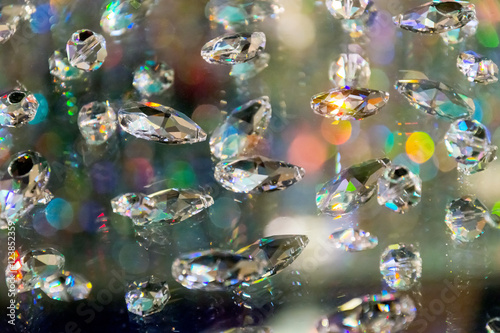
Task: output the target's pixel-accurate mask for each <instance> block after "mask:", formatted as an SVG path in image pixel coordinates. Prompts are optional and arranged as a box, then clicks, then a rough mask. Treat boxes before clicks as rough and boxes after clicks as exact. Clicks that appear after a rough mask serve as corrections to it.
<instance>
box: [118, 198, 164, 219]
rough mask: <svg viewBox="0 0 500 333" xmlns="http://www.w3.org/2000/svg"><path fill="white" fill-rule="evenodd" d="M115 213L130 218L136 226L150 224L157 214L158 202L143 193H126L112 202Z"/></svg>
mask: <svg viewBox="0 0 500 333" xmlns="http://www.w3.org/2000/svg"><path fill="white" fill-rule="evenodd" d="M111 208H112V209H113V212H114V213H117V214H120V215H122V216H126V217H130V218H131V219H132V221H134V223H135V224H136V225H143V224H148V223H149V222H150V217H151V216H155V215H156V214H157V208H156V200H154V199H151V198H150V197H148V196H146V195H145V194H142V193H126V194H123V195H120V196H117V197H115V198H113V199H112V200H111Z"/></svg>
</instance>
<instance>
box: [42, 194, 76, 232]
mask: <svg viewBox="0 0 500 333" xmlns="http://www.w3.org/2000/svg"><path fill="white" fill-rule="evenodd" d="M45 217H46V219H47V222H49V223H50V225H51V226H52V227H54V228H55V229H57V230H62V229H66V228H67V227H68V226H69V225H70V224H71V222H73V207H72V206H71V204H70V203H69V202H67V201H66V200H64V199H61V198H55V199H53V200H52V201H51V202H49V204H48V205H47V208H45Z"/></svg>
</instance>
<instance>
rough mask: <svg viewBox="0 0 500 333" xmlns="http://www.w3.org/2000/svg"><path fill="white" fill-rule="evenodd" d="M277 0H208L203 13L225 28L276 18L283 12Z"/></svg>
mask: <svg viewBox="0 0 500 333" xmlns="http://www.w3.org/2000/svg"><path fill="white" fill-rule="evenodd" d="M283 10H284V9H283V6H281V4H280V3H279V1H278V0H210V1H209V2H208V3H207V6H206V8H205V15H206V16H207V18H208V19H209V20H210V21H212V22H217V23H219V24H223V25H224V27H225V28H226V29H230V28H233V27H237V26H242V25H248V24H250V23H253V22H259V21H264V19H265V18H267V17H270V18H277V17H278V15H279V14H281V13H282V12H283Z"/></svg>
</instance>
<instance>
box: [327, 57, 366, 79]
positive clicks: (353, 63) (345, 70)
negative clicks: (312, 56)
mask: <svg viewBox="0 0 500 333" xmlns="http://www.w3.org/2000/svg"><path fill="white" fill-rule="evenodd" d="M370 75H371V70H370V64H369V63H368V61H366V60H365V59H364V58H363V57H362V56H360V55H359V54H357V53H342V54H341V55H340V57H339V59H338V60H336V61H334V62H332V63H331V65H330V72H329V77H330V81H332V83H333V85H334V86H335V87H336V88H341V87H344V86H354V87H366V86H367V85H368V82H369V81H370Z"/></svg>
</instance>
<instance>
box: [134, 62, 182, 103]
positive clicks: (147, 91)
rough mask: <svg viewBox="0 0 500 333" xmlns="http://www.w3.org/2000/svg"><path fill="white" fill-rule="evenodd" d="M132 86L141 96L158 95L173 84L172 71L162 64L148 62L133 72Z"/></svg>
mask: <svg viewBox="0 0 500 333" xmlns="http://www.w3.org/2000/svg"><path fill="white" fill-rule="evenodd" d="M132 84H133V86H134V88H135V89H136V90H137V91H138V92H139V94H141V95H142V96H146V97H150V96H152V95H159V94H162V93H164V92H165V91H166V90H167V89H168V88H170V87H171V86H172V85H173V84H174V70H173V69H172V68H170V66H168V65H167V64H166V63H164V62H157V61H154V60H148V61H146V64H144V65H143V66H140V67H139V68H137V69H136V70H135V72H134V82H133V83H132Z"/></svg>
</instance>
